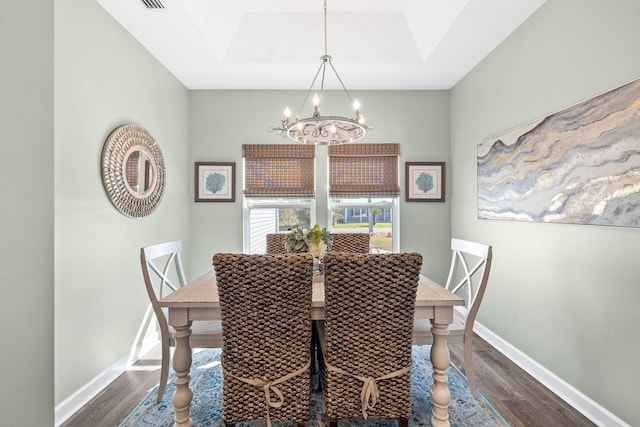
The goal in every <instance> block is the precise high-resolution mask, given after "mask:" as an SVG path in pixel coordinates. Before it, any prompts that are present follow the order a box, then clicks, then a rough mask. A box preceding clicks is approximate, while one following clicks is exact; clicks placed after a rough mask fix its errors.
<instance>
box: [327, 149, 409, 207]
mask: <svg viewBox="0 0 640 427" xmlns="http://www.w3.org/2000/svg"><path fill="white" fill-rule="evenodd" d="M328 149H329V196H330V197H338V198H363V197H367V198H368V197H396V196H399V195H400V185H399V184H398V155H399V154H400V145H399V144H345V145H331V146H329V147H328Z"/></svg>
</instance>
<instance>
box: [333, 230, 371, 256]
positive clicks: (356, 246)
mask: <svg viewBox="0 0 640 427" xmlns="http://www.w3.org/2000/svg"><path fill="white" fill-rule="evenodd" d="M331 237H332V239H333V241H332V243H331V250H332V251H334V252H351V253H357V254H368V253H369V251H370V248H369V241H370V237H369V233H331Z"/></svg>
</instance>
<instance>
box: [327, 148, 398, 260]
mask: <svg viewBox="0 0 640 427" xmlns="http://www.w3.org/2000/svg"><path fill="white" fill-rule="evenodd" d="M398 155H399V145H398V144H347V145H339V146H330V147H329V206H328V208H329V212H328V217H329V223H330V224H331V227H330V228H331V231H332V232H333V233H339V232H352V233H353V232H356V233H357V232H363V233H369V234H370V235H371V246H372V248H373V250H374V251H375V252H378V253H382V252H398V251H399V247H400V242H399V239H398V236H399V233H398V231H399V228H400V227H399V224H398V218H399V215H398V208H399V195H400V185H399V183H398V182H399V181H398Z"/></svg>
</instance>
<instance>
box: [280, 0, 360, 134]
mask: <svg viewBox="0 0 640 427" xmlns="http://www.w3.org/2000/svg"><path fill="white" fill-rule="evenodd" d="M327 65H328V66H329V67H330V68H331V70H333V73H334V74H335V75H336V77H337V79H338V81H339V82H340V85H341V86H342V89H343V90H344V93H345V94H346V95H347V98H348V99H349V101H350V102H351V104H352V106H353V109H354V110H355V117H354V118H352V119H349V118H346V117H341V116H323V115H322V114H320V101H321V99H322V92H323V90H324V77H325V74H326V71H327ZM321 73H322V74H321ZM318 76H321V78H320V95H318V94H317V93H314V95H313V98H312V100H313V115H312V116H311V117H307V118H299V115H300V113H301V111H302V108H303V107H304V105H305V104H306V102H307V100H308V99H309V95H310V94H311V91H313V88H314V85H315V84H316V81H317V80H318ZM367 129H371V127H369V126H367V125H366V124H365V119H364V116H362V115H361V114H360V102H358V100H357V99H353V98H351V95H350V94H349V91H348V90H347V88H346V87H345V85H344V83H342V79H341V78H340V76H339V75H338V72H337V71H336V69H335V67H334V66H333V64H332V63H331V56H330V55H328V54H327V0H324V55H322V56H321V57H320V67H319V68H318V71H316V75H315V77H314V78H313V81H312V82H311V86H309V90H308V91H307V94H306V96H305V97H304V100H303V101H302V105H301V106H300V109H299V110H298V114H297V115H296V117H295V119H293V120H292V119H291V110H290V109H289V107H287V108H285V110H284V112H283V113H282V116H281V117H280V123H279V124H278V125H276V126H275V127H273V128H271V129H269V131H271V132H275V133H277V134H278V135H284V134H286V135H287V136H288V137H289V139H291V140H292V141H295V142H298V143H302V144H320V145H338V144H346V143H350V142H355V141H358V140H359V139H361V138H362V137H363V136H364V135H365V133H367Z"/></svg>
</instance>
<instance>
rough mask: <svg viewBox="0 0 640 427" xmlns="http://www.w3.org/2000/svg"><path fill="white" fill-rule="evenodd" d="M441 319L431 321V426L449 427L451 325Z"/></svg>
mask: <svg viewBox="0 0 640 427" xmlns="http://www.w3.org/2000/svg"><path fill="white" fill-rule="evenodd" d="M441 321H442V320H439V319H431V325H432V327H431V333H432V334H433V344H432V345H431V364H432V365H433V386H432V387H431V401H432V402H433V414H432V417H431V425H432V426H434V427H449V426H450V424H449V403H450V401H451V392H450V391H449V387H448V386H447V381H448V380H449V377H448V376H447V370H448V369H449V362H450V356H449V347H448V346H447V335H449V331H448V330H447V326H448V325H449V323H450V321H449V323H436V322H441Z"/></svg>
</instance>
